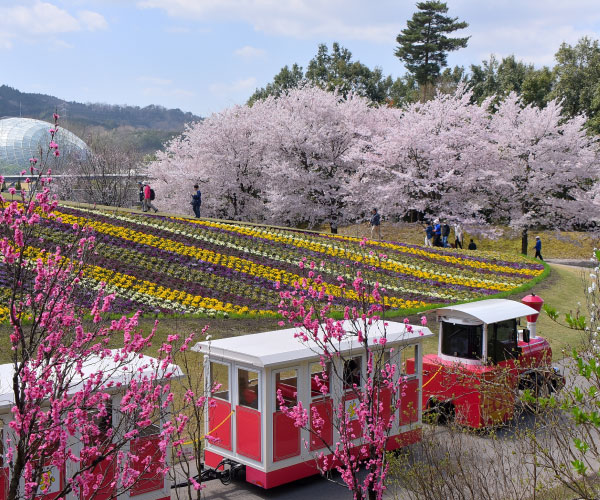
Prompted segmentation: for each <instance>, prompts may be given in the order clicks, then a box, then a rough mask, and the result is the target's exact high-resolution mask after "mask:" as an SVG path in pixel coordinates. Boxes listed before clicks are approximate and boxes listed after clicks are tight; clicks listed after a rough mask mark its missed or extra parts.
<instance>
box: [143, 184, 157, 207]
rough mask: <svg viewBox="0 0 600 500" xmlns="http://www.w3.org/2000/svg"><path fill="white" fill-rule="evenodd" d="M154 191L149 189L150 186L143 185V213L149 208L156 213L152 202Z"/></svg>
mask: <svg viewBox="0 0 600 500" xmlns="http://www.w3.org/2000/svg"><path fill="white" fill-rule="evenodd" d="M154 196H155V195H154V189H152V188H151V187H150V184H145V185H144V208H143V211H144V212H148V211H149V210H150V209H151V208H152V209H153V210H154V212H155V213H156V212H158V208H156V207H155V206H154V205H153V204H152V201H153V200H154Z"/></svg>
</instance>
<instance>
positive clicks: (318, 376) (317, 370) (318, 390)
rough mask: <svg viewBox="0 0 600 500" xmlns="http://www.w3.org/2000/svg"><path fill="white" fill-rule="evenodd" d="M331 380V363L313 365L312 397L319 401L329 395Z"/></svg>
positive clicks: (311, 369)
mask: <svg viewBox="0 0 600 500" xmlns="http://www.w3.org/2000/svg"><path fill="white" fill-rule="evenodd" d="M330 380H331V363H330V362H329V361H327V362H325V365H324V366H323V365H321V363H312V364H311V365H310V397H311V399H319V398H322V397H325V396H327V395H328V394H329V381H330Z"/></svg>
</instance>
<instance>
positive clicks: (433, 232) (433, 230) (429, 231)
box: [425, 219, 477, 250]
mask: <svg viewBox="0 0 600 500" xmlns="http://www.w3.org/2000/svg"><path fill="white" fill-rule="evenodd" d="M449 239H450V225H449V224H448V223H447V222H440V220H439V219H435V220H434V221H433V224H432V223H431V222H428V223H427V225H426V226H425V246H428V247H442V248H450V247H452V248H463V230H462V227H461V226H460V224H455V225H454V243H450V242H449V241H448V240H449ZM468 249H469V250H477V245H476V244H475V242H474V241H473V240H472V239H471V241H470V242H469V246H468Z"/></svg>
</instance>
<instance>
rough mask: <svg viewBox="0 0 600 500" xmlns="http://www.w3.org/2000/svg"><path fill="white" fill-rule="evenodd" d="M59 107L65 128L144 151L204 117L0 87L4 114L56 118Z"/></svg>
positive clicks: (159, 107) (2, 115)
mask: <svg viewBox="0 0 600 500" xmlns="http://www.w3.org/2000/svg"><path fill="white" fill-rule="evenodd" d="M55 110H58V114H59V115H61V121H62V123H63V125H64V126H65V128H67V129H68V130H70V131H71V132H73V133H75V134H76V135H78V136H79V137H81V138H82V139H84V140H85V136H86V135H89V134H96V135H106V136H108V137H109V138H110V140H114V141H116V142H120V143H122V144H126V145H131V146H133V147H135V148H136V149H138V150H139V151H140V152H143V153H150V152H153V151H156V150H157V149H160V147H161V146H162V144H163V143H164V141H166V140H168V139H170V138H171V137H173V136H174V135H176V134H177V133H178V132H181V131H183V129H184V126H185V124H186V123H190V122H194V121H199V120H201V119H202V118H201V117H199V116H197V115H194V114H193V113H189V112H187V113H186V112H183V111H181V110H180V109H167V108H165V107H163V106H155V105H150V106H146V107H143V108H140V107H139V106H121V105H116V104H101V103H85V104H84V103H80V102H74V101H65V100H63V99H59V98H58V97H53V96H50V95H46V94H31V93H26V92H20V91H19V90H17V89H14V88H12V87H9V86H7V85H2V86H0V117H5V116H23V117H25V118H37V119H39V120H46V121H52V113H54V112H55Z"/></svg>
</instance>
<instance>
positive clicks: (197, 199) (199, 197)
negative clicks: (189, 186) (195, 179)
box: [192, 184, 202, 218]
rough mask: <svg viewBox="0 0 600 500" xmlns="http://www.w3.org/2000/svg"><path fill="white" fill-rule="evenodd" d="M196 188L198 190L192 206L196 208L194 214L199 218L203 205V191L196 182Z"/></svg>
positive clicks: (193, 196)
mask: <svg viewBox="0 0 600 500" xmlns="http://www.w3.org/2000/svg"><path fill="white" fill-rule="evenodd" d="M194 189H195V190H196V194H193V195H192V208H193V210H194V215H195V216H196V217H197V218H199V217H200V207H201V206H202V193H201V192H200V187H199V186H198V184H194Z"/></svg>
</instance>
